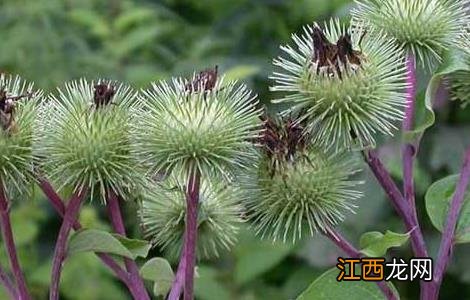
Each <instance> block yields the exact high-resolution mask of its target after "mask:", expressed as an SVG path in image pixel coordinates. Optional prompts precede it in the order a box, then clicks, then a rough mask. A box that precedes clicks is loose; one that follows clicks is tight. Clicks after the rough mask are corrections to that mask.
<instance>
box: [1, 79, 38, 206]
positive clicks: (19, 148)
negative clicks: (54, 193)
mask: <svg viewBox="0 0 470 300" xmlns="http://www.w3.org/2000/svg"><path fill="white" fill-rule="evenodd" d="M41 100H42V92H41V91H34V90H33V84H32V83H27V82H25V81H24V80H22V79H21V78H20V77H18V76H16V77H14V76H11V75H5V74H0V184H2V183H3V185H4V187H5V190H6V192H7V193H8V195H9V196H10V197H12V195H14V194H18V193H22V192H24V191H25V190H26V187H27V185H28V184H29V183H31V182H32V179H33V165H34V162H35V161H36V155H35V151H34V145H35V143H36V142H37V139H38V138H39V135H37V134H36V118H37V114H38V107H39V103H40V101H41Z"/></svg>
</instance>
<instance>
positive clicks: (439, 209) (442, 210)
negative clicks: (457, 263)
mask: <svg viewBox="0 0 470 300" xmlns="http://www.w3.org/2000/svg"><path fill="white" fill-rule="evenodd" d="M458 179H459V175H451V176H448V177H445V178H443V179H440V180H438V181H436V182H434V183H433V184H432V185H431V186H430V187H429V189H428V191H427V192H426V195H425V201H426V211H427V213H428V216H429V218H430V219H431V222H432V224H433V225H434V227H436V228H437V229H438V230H439V231H440V232H442V231H443V230H444V226H445V222H446V220H447V213H448V211H449V207H450V202H451V201H452V196H453V194H454V191H455V187H456V185H457V181H458ZM455 242H456V243H469V242H470V193H468V190H467V193H465V199H464V204H463V206H462V210H461V211H460V217H459V219H458V222H457V229H456V231H455Z"/></svg>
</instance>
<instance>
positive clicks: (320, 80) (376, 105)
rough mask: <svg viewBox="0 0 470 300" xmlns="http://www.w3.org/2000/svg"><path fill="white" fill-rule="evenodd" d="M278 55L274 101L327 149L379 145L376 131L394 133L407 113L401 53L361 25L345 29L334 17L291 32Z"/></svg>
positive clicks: (274, 76)
mask: <svg viewBox="0 0 470 300" xmlns="http://www.w3.org/2000/svg"><path fill="white" fill-rule="evenodd" d="M293 41H294V44H295V45H294V46H283V47H281V49H282V50H283V51H284V52H285V57H279V58H277V59H275V60H274V64H275V65H276V66H278V67H279V68H280V71H278V72H276V73H274V75H273V76H272V78H273V79H274V80H275V85H274V87H273V88H272V90H273V91H278V92H282V97H281V98H280V99H277V100H275V102H276V103H286V104H290V105H291V106H292V107H291V109H290V110H288V111H287V112H291V111H294V112H296V113H299V114H300V120H303V121H305V122H307V123H308V126H307V130H308V132H310V133H311V135H312V137H313V142H314V143H316V144H318V145H320V146H322V147H327V148H335V149H336V150H338V149H341V148H345V147H347V148H351V147H358V148H363V147H367V146H374V145H375V135H376V134H377V133H383V134H388V135H392V130H393V129H394V128H395V123H396V122H397V121H400V120H401V119H402V118H403V108H404V106H405V93H404V88H405V87H406V83H405V81H406V70H405V65H404V59H403V52H402V51H401V50H399V49H398V48H397V47H396V46H395V45H394V44H393V42H391V41H386V40H383V39H379V38H378V37H377V36H375V35H369V32H366V31H363V30H362V28H360V27H350V28H347V29H346V28H345V27H344V26H342V25H341V24H340V23H339V21H337V20H332V21H331V22H330V23H329V25H328V26H325V28H324V29H322V28H320V26H318V25H317V24H314V25H313V26H307V27H305V28H304V32H303V34H302V35H300V36H298V35H295V34H294V35H293Z"/></svg>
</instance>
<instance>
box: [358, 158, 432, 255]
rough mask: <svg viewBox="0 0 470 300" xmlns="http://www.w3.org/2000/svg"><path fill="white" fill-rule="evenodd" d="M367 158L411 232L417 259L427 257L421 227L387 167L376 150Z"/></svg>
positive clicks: (412, 244) (412, 245)
mask: <svg viewBox="0 0 470 300" xmlns="http://www.w3.org/2000/svg"><path fill="white" fill-rule="evenodd" d="M365 158H366V162H367V164H368V165H369V168H370V169H371V171H372V173H373V174H374V176H375V178H376V179H377V181H378V182H379V184H380V186H381V187H382V189H383V190H384V191H385V193H386V194H387V196H388V198H389V199H390V201H391V202H392V205H393V207H394V208H395V210H396V211H397V213H398V215H399V216H400V218H401V219H402V220H403V222H404V224H405V228H406V230H407V231H408V232H410V238H411V247H412V248H413V253H414V254H415V256H417V257H427V256H428V252H427V250H426V244H425V242H424V238H423V235H422V233H421V228H420V227H419V225H418V223H417V220H416V219H415V218H414V213H413V212H412V210H411V208H410V207H409V206H408V204H407V202H406V201H405V200H404V198H403V196H402V194H401V192H400V190H399V189H398V187H397V185H396V184H395V182H394V181H393V179H392V177H391V176H390V174H389V173H388V171H387V169H386V168H385V166H384V165H383V164H382V162H381V161H380V159H379V157H378V156H377V153H376V152H375V151H374V150H369V151H368V152H367V153H366V155H365Z"/></svg>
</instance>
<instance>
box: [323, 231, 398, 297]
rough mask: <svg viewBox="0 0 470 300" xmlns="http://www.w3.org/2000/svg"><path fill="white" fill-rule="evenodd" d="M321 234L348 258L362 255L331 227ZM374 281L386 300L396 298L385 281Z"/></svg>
mask: <svg viewBox="0 0 470 300" xmlns="http://www.w3.org/2000/svg"><path fill="white" fill-rule="evenodd" d="M323 234H324V235H325V236H326V237H328V238H329V239H330V240H331V241H332V242H333V243H335V245H336V246H338V248H340V249H341V250H343V251H344V253H346V254H347V255H348V256H349V257H350V258H360V257H361V256H362V253H361V252H360V251H359V250H357V249H356V248H355V247H354V246H353V245H352V244H351V243H350V242H349V241H348V240H347V239H346V238H345V237H344V236H342V235H341V234H340V233H339V232H338V231H336V230H334V229H333V228H327V230H326V231H325V232H324V233H323ZM376 283H377V286H378V287H379V289H380V290H381V291H382V293H383V294H384V296H385V297H387V299H388V300H397V299H398V298H397V296H396V295H395V293H394V292H393V291H392V289H391V288H390V286H389V285H388V284H387V283H386V282H384V281H377V282H376Z"/></svg>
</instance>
